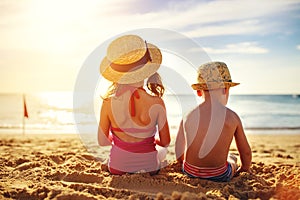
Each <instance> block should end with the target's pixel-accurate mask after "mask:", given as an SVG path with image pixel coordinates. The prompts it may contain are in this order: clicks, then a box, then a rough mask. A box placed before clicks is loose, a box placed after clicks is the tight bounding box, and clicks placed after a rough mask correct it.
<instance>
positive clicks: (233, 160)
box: [227, 154, 238, 178]
mask: <svg viewBox="0 0 300 200" xmlns="http://www.w3.org/2000/svg"><path fill="white" fill-rule="evenodd" d="M227 161H228V163H229V164H230V165H231V168H232V172H231V178H232V177H233V176H234V175H235V173H236V171H237V168H238V165H237V157H236V156H235V155H233V154H229V155H228V158H227Z"/></svg>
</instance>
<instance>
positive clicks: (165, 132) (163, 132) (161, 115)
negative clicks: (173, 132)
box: [155, 100, 171, 147]
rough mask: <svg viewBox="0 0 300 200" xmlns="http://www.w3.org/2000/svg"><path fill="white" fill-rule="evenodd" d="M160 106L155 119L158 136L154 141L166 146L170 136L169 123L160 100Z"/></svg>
mask: <svg viewBox="0 0 300 200" xmlns="http://www.w3.org/2000/svg"><path fill="white" fill-rule="evenodd" d="M160 107H161V109H159V112H158V119H157V125H158V131H159V138H156V139H155V143H156V144H157V145H159V146H162V147H167V146H169V144H170V141H171V138H170V130H169V124H168V120H167V113H166V107H165V104H164V102H163V101H162V100H161V102H160Z"/></svg>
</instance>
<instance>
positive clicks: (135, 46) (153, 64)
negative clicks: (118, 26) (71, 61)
mask: <svg viewBox="0 0 300 200" xmlns="http://www.w3.org/2000/svg"><path fill="white" fill-rule="evenodd" d="M161 61H162V55H161V52H160V50H159V49H158V48H157V47H156V46H154V45H153V44H150V43H147V42H146V41H144V40H143V39H142V38H140V37H139V36H137V35H125V36H121V37H119V38H117V39H115V40H114V41H112V42H111V43H110V45H109V46H108V48H107V52H106V57H105V58H103V60H102V62H101V64H100V73H101V74H102V76H103V77H104V78H106V79H107V80H109V81H112V82H117V83H121V84H131V83H136V82H139V81H142V80H144V79H146V78H148V77H149V76H151V75H152V74H154V73H155V72H156V71H157V70H158V68H159V67H160V64H161Z"/></svg>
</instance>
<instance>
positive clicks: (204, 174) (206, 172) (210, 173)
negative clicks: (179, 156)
mask: <svg viewBox="0 0 300 200" xmlns="http://www.w3.org/2000/svg"><path fill="white" fill-rule="evenodd" d="M182 171H183V172H184V173H185V174H187V175H188V176H189V177H192V178H201V179H207V180H211V181H216V182H228V181H230V179H231V174H232V167H231V164H230V163H228V162H226V164H225V165H223V166H221V167H216V168H210V167H197V166H194V165H191V164H189V163H187V162H186V161H184V162H183V166H182Z"/></svg>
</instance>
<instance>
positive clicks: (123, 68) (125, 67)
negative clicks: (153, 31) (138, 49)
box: [110, 41, 152, 72]
mask: <svg viewBox="0 0 300 200" xmlns="http://www.w3.org/2000/svg"><path fill="white" fill-rule="evenodd" d="M145 44H146V48H147V50H146V53H145V55H144V56H143V57H142V58H141V59H140V60H138V61H136V62H134V63H130V64H116V63H113V62H112V63H110V67H111V68H112V69H113V70H115V71H118V72H130V71H134V70H137V69H139V68H141V67H143V66H144V65H145V64H146V63H147V62H148V61H150V62H152V59H151V56H150V53H149V49H148V45H147V42H146V41H145Z"/></svg>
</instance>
